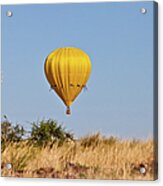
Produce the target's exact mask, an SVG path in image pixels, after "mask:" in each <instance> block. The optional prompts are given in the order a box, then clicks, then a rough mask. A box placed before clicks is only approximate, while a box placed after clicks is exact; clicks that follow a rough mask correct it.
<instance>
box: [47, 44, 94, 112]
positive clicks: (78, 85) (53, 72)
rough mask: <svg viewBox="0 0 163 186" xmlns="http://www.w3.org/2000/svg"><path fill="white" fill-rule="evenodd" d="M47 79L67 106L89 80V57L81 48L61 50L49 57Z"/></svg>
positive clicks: (68, 110)
mask: <svg viewBox="0 0 163 186" xmlns="http://www.w3.org/2000/svg"><path fill="white" fill-rule="evenodd" d="M44 70H45V75H46V78H47V80H48V82H49V84H50V85H51V88H52V89H54V91H55V92H56V93H57V94H58V96H59V97H60V98H61V99H62V100H63V102H64V104H65V105H66V106H67V112H66V113H67V114H70V106H71V104H72V102H73V101H74V100H75V98H76V97H77V96H78V95H79V93H80V92H81V90H82V89H83V87H85V86H86V83H87V81H88V79H89V76H90V73H91V62H90V59H89V56H88V55H87V54H86V53H85V52H83V51H82V50H81V49H79V48H72V47H66V48H59V49H56V50H54V51H53V52H52V53H50V54H49V55H48V57H47V58H46V61H45V65H44Z"/></svg>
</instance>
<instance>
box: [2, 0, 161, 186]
mask: <svg viewBox="0 0 163 186" xmlns="http://www.w3.org/2000/svg"><path fill="white" fill-rule="evenodd" d="M106 1H107V2H113V0H112V1H109V0H105V1H103V2H106ZM115 1H116V2H121V0H115ZM115 1H114V2H115ZM122 1H124V0H122ZM130 1H132V0H130ZM63 2H66V3H67V2H77V3H79V2H100V0H99V1H95V0H48V2H46V1H45V0H28V1H27V0H24V1H23V0H1V2H0V4H1V5H2V4H29V3H31V4H42V3H63ZM157 2H158V3H159V180H157V181H155V182H152V181H147V182H146V181H101V180H59V179H34V178H32V179H26V178H0V185H2V186H6V185H11V186H18V184H19V185H21V186H22V185H23V186H29V185H36V186H37V185H38V186H42V185H47V184H48V186H51V185H53V186H54V185H55V186H58V185H64V186H79V185H86V186H95V185H106V186H107V185H119V186H123V185H128V184H132V185H135V184H136V185H137V184H139V185H143V186H144V185H147V184H148V185H151V184H152V185H153V184H154V185H156V184H157V185H158V184H159V185H163V171H162V166H163V161H162V158H163V135H161V132H162V131H163V130H162V129H163V99H162V97H161V95H163V83H162V82H163V64H162V62H163V52H161V49H163V37H162V36H161V33H163V24H161V20H163V13H162V11H163V9H162V7H163V0H157ZM162 22H163V21H162Z"/></svg>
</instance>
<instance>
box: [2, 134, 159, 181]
mask: <svg viewBox="0 0 163 186" xmlns="http://www.w3.org/2000/svg"><path fill="white" fill-rule="evenodd" d="M153 147H154V144H153V140H152V139H148V140H145V141H143V140H140V141H139V140H120V139H117V138H115V137H108V138H107V137H103V136H101V135H100V134H99V133H97V134H94V135H90V136H86V137H83V138H81V139H79V140H68V141H64V142H63V143H62V144H60V143H59V142H55V143H49V144H47V145H45V146H37V145H34V144H31V143H29V142H28V140H24V141H20V142H15V143H14V142H11V143H8V144H7V145H6V148H5V149H4V151H3V152H2V165H1V168H2V173H1V174H2V176H16V177H48V178H69V179H73V178H76V179H77V178H78V179H135V180H154V179H156V178H157V176H156V175H157V168H156V167H157V162H155V160H154V148H153ZM7 163H11V164H12V168H11V169H10V170H8V169H7V168H6V164H7ZM140 168H145V169H146V171H145V172H144V173H140Z"/></svg>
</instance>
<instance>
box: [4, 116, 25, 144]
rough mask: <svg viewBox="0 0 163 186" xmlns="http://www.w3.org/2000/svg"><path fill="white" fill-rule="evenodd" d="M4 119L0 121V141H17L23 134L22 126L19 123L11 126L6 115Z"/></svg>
mask: <svg viewBox="0 0 163 186" xmlns="http://www.w3.org/2000/svg"><path fill="white" fill-rule="evenodd" d="M4 119H5V120H4V121H2V123H1V142H2V143H3V142H11V141H13V142H17V141H20V140H22V138H23V136H24V134H25V130H24V128H23V127H22V126H20V125H19V124H16V125H15V126H13V125H12V123H11V122H10V121H9V120H8V119H7V117H6V116H5V117H4Z"/></svg>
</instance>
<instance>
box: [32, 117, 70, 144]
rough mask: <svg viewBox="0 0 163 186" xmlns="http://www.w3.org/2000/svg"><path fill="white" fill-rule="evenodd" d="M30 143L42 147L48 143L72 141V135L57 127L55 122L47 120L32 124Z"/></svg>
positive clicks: (59, 126)
mask: <svg viewBox="0 0 163 186" xmlns="http://www.w3.org/2000/svg"><path fill="white" fill-rule="evenodd" d="M30 139H31V141H33V142H35V143H37V144H38V145H44V144H47V143H48V142H54V141H58V140H59V141H61V142H63V141H65V140H67V139H71V140H73V135H72V134H71V133H69V132H66V130H65V128H63V127H62V126H61V125H58V123H57V121H55V120H52V119H49V120H42V121H40V122H37V123H36V122H33V123H32V131H31V138H30Z"/></svg>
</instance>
